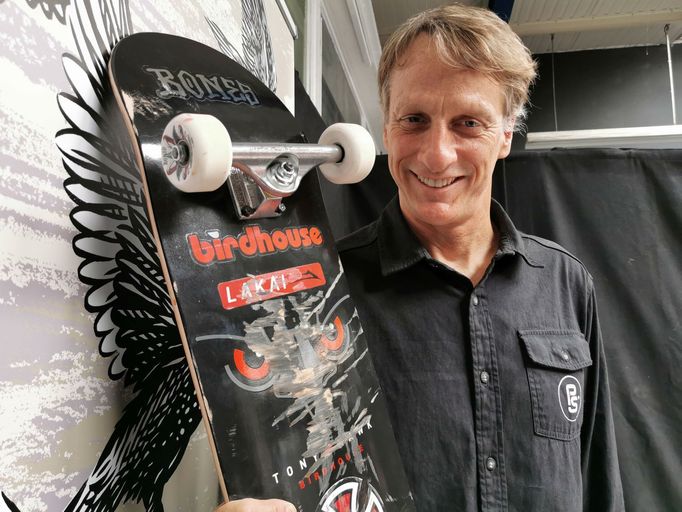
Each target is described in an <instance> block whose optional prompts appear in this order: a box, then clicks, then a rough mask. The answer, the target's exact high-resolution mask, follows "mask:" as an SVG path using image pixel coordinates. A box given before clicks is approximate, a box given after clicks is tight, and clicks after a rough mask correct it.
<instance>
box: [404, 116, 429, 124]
mask: <svg viewBox="0 0 682 512" xmlns="http://www.w3.org/2000/svg"><path fill="white" fill-rule="evenodd" d="M423 121H424V118H423V117H422V116H418V115H409V116H404V117H401V118H400V122H401V123H404V124H408V125H409V124H418V123H422V122H423Z"/></svg>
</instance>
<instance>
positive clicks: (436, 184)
mask: <svg viewBox="0 0 682 512" xmlns="http://www.w3.org/2000/svg"><path fill="white" fill-rule="evenodd" d="M417 179H418V180H419V181H421V182H422V183H423V184H424V185H427V186H429V187H433V188H443V187H447V186H448V185H451V184H452V183H454V182H455V180H456V179H457V178H444V179H442V180H432V179H430V178H423V177H422V176H417Z"/></svg>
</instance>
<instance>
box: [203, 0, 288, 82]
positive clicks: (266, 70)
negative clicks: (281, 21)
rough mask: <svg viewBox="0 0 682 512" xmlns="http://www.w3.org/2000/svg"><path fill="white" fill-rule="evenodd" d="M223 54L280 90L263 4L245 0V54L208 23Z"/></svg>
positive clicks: (243, 18) (212, 24)
mask: <svg viewBox="0 0 682 512" xmlns="http://www.w3.org/2000/svg"><path fill="white" fill-rule="evenodd" d="M206 21H207V22H208V25H209V27H211V30H212V31H213V35H214V36H215V38H216V41H217V42H218V46H219V47H220V51H222V52H223V53H224V54H225V55H227V56H228V57H230V58H231V59H232V60H234V61H236V62H238V63H239V64H240V65H241V66H242V67H244V68H246V69H248V70H249V71H251V73H253V74H254V75H256V76H257V77H258V79H259V80H260V81H261V82H263V83H264V84H265V85H267V86H268V88H270V90H271V91H276V90H277V74H276V73H275V59H274V57H273V54H272V42H271V40H270V31H269V30H268V25H267V19H266V17H265V9H264V8H263V0H242V27H241V28H242V52H243V53H242V54H240V53H239V52H238V51H237V49H236V48H235V47H234V45H232V43H230V41H228V39H227V37H225V34H224V33H223V32H222V30H220V27H218V25H216V24H215V23H214V22H212V21H211V20H209V19H208V18H207V19H206Z"/></svg>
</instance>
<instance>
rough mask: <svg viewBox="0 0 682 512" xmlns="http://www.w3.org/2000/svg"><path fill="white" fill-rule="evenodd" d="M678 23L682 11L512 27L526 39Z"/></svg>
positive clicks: (530, 23) (534, 22) (536, 22)
mask: <svg viewBox="0 0 682 512" xmlns="http://www.w3.org/2000/svg"><path fill="white" fill-rule="evenodd" d="M491 3H492V0H491ZM677 21H682V10H680V9H670V10H667V11H655V12H641V13H636V14H618V15H615V16H596V17H593V18H574V19H566V20H556V21H533V22H529V23H513V24H512V25H511V27H512V29H513V30H514V32H516V33H517V34H518V35H519V36H521V37H524V36H537V35H543V34H561V33H566V32H587V31H593V30H611V29H620V28H629V27H636V26H641V25H654V24H657V23H658V24H661V23H674V22H677Z"/></svg>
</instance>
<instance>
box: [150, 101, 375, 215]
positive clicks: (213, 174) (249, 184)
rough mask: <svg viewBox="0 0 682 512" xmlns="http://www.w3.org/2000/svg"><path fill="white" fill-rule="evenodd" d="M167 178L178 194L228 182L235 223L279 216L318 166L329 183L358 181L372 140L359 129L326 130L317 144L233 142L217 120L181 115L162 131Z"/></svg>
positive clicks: (368, 164) (367, 167) (366, 168)
mask: <svg viewBox="0 0 682 512" xmlns="http://www.w3.org/2000/svg"><path fill="white" fill-rule="evenodd" d="M161 153H162V159H163V168H164V171H165V174H166V177H167V178H168V179H169V180H170V181H171V183H172V184H173V185H174V186H175V187H176V188H178V189H179V190H182V191H183V192H210V191H213V190H216V189H218V188H219V187H220V186H222V184H223V183H224V182H225V181H227V184H228V188H229V190H230V196H231V197H232V201H233V204H234V206H235V211H236V214H237V217H238V218H239V219H242V220H243V219H256V218H262V217H278V216H279V215H281V214H282V213H283V212H284V211H285V209H286V207H285V205H284V203H283V202H282V199H283V198H285V197H287V196H290V195H291V194H293V193H294V192H295V191H296V190H297V189H298V186H299V184H300V183H301V179H302V178H303V176H305V175H306V174H307V173H308V172H309V171H310V170H311V169H313V168H315V167H316V166H319V168H320V171H321V172H322V174H323V175H324V176H325V178H327V179H328V180H329V181H331V182H332V183H338V184H346V183H357V182H358V181H360V180H362V179H363V178H365V177H366V176H367V174H369V172H370V171H371V169H372V165H374V153H375V150H374V142H373V140H372V137H371V136H370V134H369V133H368V132H367V130H365V129H364V128H363V127H362V126H359V125H355V124H346V123H337V124H333V125H331V126H329V127H328V128H327V129H326V130H325V131H324V132H323V133H322V135H321V136H320V140H319V143H318V144H294V143H290V144H285V143H282V144H280V143H262V142H234V143H233V142H232V140H231V139H230V135H229V133H228V131H227V129H226V128H225V126H224V125H223V124H222V122H220V120H218V119H217V118H215V117H213V116H209V115H202V114H180V115H178V116H176V117H175V118H173V119H172V120H171V121H170V122H169V123H168V125H167V126H166V129H165V130H164V133H163V136H162V139H161Z"/></svg>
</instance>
